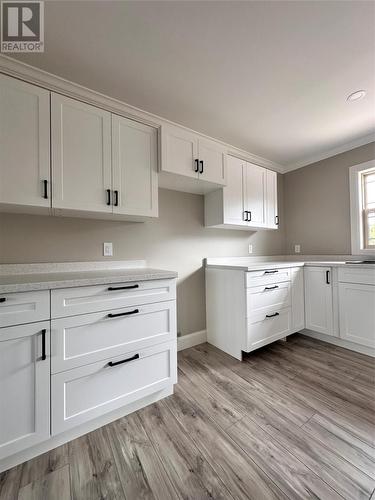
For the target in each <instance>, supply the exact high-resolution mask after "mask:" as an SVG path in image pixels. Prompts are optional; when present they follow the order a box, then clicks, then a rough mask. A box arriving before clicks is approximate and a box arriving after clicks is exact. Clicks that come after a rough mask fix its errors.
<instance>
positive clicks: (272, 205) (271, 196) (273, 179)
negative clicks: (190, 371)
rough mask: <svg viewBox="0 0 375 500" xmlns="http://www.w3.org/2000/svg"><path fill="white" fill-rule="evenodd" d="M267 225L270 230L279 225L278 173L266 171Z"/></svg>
mask: <svg viewBox="0 0 375 500" xmlns="http://www.w3.org/2000/svg"><path fill="white" fill-rule="evenodd" d="M266 223H267V227H268V228H274V229H277V227H278V225H279V214H278V208H277V173H276V172H273V171H272V170H266Z"/></svg>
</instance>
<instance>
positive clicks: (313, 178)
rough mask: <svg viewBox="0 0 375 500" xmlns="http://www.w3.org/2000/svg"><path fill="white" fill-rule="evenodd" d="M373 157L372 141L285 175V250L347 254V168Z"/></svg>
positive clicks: (287, 251)
mask: <svg viewBox="0 0 375 500" xmlns="http://www.w3.org/2000/svg"><path fill="white" fill-rule="evenodd" d="M374 158H375V142H372V143H370V144H366V145H365V146H361V147H359V148H356V149H352V150H351V151H347V152H346V153H342V154H339V155H336V156H332V157H331V158H327V159H326V160H322V161H319V162H317V163H313V164H311V165H308V166H306V167H303V168H300V169H298V170H294V171H292V172H289V173H287V174H285V175H284V207H285V208H284V216H285V220H286V253H287V254H289V253H294V245H295V244H300V245H301V253H303V254H310V255H312V254H317V255H319V254H326V255H329V254H342V255H345V254H350V253H351V243H350V198H349V167H351V166H352V165H357V164H359V163H363V162H366V161H369V160H372V159H374Z"/></svg>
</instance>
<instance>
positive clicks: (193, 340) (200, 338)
mask: <svg viewBox="0 0 375 500" xmlns="http://www.w3.org/2000/svg"><path fill="white" fill-rule="evenodd" d="M204 342H207V332H206V330H201V331H200V332H193V333H188V334H187V335H184V336H182V337H178V338H177V350H178V351H183V350H184V349H188V348H189V347H193V346H195V345H198V344H203V343H204Z"/></svg>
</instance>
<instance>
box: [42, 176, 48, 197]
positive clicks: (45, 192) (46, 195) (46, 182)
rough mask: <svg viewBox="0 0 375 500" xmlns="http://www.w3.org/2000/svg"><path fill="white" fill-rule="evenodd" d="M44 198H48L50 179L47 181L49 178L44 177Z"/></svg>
mask: <svg viewBox="0 0 375 500" xmlns="http://www.w3.org/2000/svg"><path fill="white" fill-rule="evenodd" d="M43 198H44V199H45V200H48V181H47V179H44V181H43Z"/></svg>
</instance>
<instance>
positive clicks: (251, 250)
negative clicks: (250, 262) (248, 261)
mask: <svg viewBox="0 0 375 500" xmlns="http://www.w3.org/2000/svg"><path fill="white" fill-rule="evenodd" d="M249 253H253V245H252V244H251V243H250V244H249Z"/></svg>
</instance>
